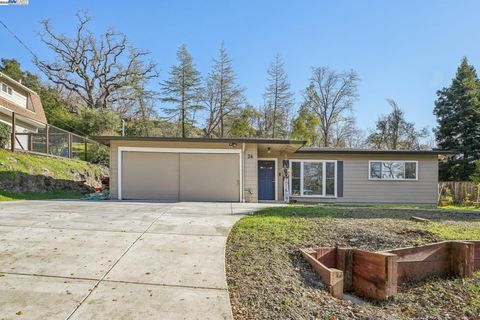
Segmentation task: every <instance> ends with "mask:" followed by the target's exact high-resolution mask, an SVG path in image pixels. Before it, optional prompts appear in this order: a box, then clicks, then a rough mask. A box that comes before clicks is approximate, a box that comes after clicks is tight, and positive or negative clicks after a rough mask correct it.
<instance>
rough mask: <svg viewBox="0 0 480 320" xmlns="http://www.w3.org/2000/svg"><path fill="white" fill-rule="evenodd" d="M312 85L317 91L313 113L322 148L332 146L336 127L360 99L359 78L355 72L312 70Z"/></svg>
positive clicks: (326, 68)
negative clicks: (358, 92)
mask: <svg viewBox="0 0 480 320" xmlns="http://www.w3.org/2000/svg"><path fill="white" fill-rule="evenodd" d="M310 81H311V85H313V90H314V91H315V95H314V96H315V100H314V101H313V103H312V109H313V112H314V113H315V114H316V116H317V117H318V121H319V127H320V133H321V135H322V136H321V139H322V146H324V147H328V146H331V145H332V130H333V127H334V125H335V124H336V123H337V122H339V121H341V120H342V116H344V115H345V114H346V113H348V112H350V111H351V110H352V106H353V102H354V101H355V100H356V98H357V97H358V94H357V82H358V81H359V78H358V76H357V74H356V73H355V72H354V71H349V72H343V73H337V72H335V71H333V70H331V69H329V68H328V67H318V68H312V77H311V78H310Z"/></svg>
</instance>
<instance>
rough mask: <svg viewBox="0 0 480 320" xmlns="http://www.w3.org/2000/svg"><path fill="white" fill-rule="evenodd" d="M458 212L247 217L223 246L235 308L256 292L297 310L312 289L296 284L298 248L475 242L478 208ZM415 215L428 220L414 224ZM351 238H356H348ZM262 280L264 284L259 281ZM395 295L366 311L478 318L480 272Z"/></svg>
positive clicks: (306, 212) (289, 211)
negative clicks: (297, 306) (474, 210)
mask: <svg viewBox="0 0 480 320" xmlns="http://www.w3.org/2000/svg"><path fill="white" fill-rule="evenodd" d="M382 209H389V210H382ZM394 209H401V210H394ZM408 209H410V210H408ZM457 210H458V207H454V208H453V209H450V210H449V209H447V208H446V207H442V208H441V210H439V209H435V208H434V207H432V206H430V207H423V206H421V207H419V206H387V205H379V206H378V205H377V206H344V207H341V206H339V205H335V206H331V205H307V204H296V205H289V206H285V207H276V208H269V209H264V210H261V211H259V212H257V213H255V214H254V215H251V216H245V217H243V218H242V219H240V220H239V221H238V222H237V223H236V224H235V225H234V227H233V229H232V231H231V233H230V235H229V238H228V242H227V251H226V252H227V270H229V272H227V278H228V281H229V286H230V288H232V289H231V290H234V291H233V293H232V294H231V295H232V296H233V297H234V298H235V299H234V301H235V303H234V304H236V309H235V310H244V308H246V309H245V310H247V309H248V308H249V306H250V305H251V304H252V303H253V304H255V299H257V298H256V297H257V295H259V296H261V298H263V295H269V296H268V297H267V298H268V299H267V298H265V299H267V300H271V299H274V298H276V297H277V296H278V297H280V298H279V299H280V300H278V299H277V300H278V301H277V305H280V306H282V307H285V308H286V309H288V310H290V309H295V308H294V306H295V305H298V304H299V303H300V301H301V299H302V297H304V295H307V294H308V292H309V291H308V290H310V289H309V288H307V289H304V288H303V287H302V285H297V284H296V282H295V281H296V280H295V279H297V278H296V277H297V276H299V275H301V274H302V269H301V266H300V265H299V264H296V261H297V260H296V259H297V256H298V248H299V247H311V246H335V245H338V246H353V247H362V248H366V249H368V250H372V251H376V250H384V249H385V248H394V247H400V246H412V245H413V246H414V245H421V244H426V243H432V242H436V241H441V240H480V212H478V213H477V212H466V211H465V212H462V211H457ZM412 215H418V216H421V217H424V218H427V219H430V220H431V221H430V222H428V223H423V222H416V221H413V220H412V219H411V216H412ZM353 238H356V240H355V241H354V242H349V241H350V240H352V239H353ZM389 239H392V240H391V243H390V240H389ZM263 270H268V272H264V271H263ZM262 281H265V283H267V284H268V285H259V286H256V284H258V283H259V282H260V283H262ZM282 281H284V282H285V283H286V284H282ZM272 283H278V285H275V286H274V285H273V284H272ZM292 286H293V287H294V288H293V289H292V288H291V287H292ZM303 290H306V291H305V292H304V291H303ZM297 291H298V292H301V293H298V292H297ZM252 292H253V293H252ZM265 292H268V293H265ZM245 296H247V298H242V297H245ZM299 297H300V298H299ZM261 298H258V299H261ZM398 299H399V300H398V301H396V302H395V303H393V304H391V303H387V304H385V309H383V305H382V304H372V305H367V306H365V310H364V311H365V314H366V315H367V314H368V312H370V310H374V311H375V312H385V314H386V315H387V314H390V313H391V312H393V311H395V313H396V314H397V315H398V316H399V318H402V316H403V317H405V318H411V317H415V316H416V315H422V316H423V317H424V318H429V317H430V316H431V317H432V319H433V318H442V315H444V314H445V312H451V313H452V315H454V316H453V318H455V317H456V318H459V319H460V318H462V317H466V318H469V319H476V318H474V317H472V316H473V315H477V314H478V312H479V311H480V270H479V271H477V272H476V274H475V276H474V277H472V278H468V279H460V278H449V279H441V278H439V279H426V280H424V281H421V282H418V283H415V284H414V285H412V287H407V288H402V291H401V292H399V295H398ZM328 301H329V300H326V302H325V303H330V302H328ZM311 302H312V303H316V304H317V305H320V306H321V304H322V303H324V302H323V301H319V300H315V299H314V300H312V301H311ZM302 303H304V302H302ZM292 306H293V307H292ZM452 306H453V307H452ZM338 308H339V309H341V308H343V307H342V306H341V305H338ZM307 309H308V308H307ZM379 310H380V311H379ZM242 312H243V311H242ZM262 312H264V310H262ZM275 315H277V314H273V315H272V318H275V317H274V316H275ZM372 317H373V316H372ZM247 318H248V317H247Z"/></svg>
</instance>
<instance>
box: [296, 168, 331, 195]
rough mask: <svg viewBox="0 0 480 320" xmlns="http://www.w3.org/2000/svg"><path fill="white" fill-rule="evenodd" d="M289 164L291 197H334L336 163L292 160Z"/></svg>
mask: <svg viewBox="0 0 480 320" xmlns="http://www.w3.org/2000/svg"><path fill="white" fill-rule="evenodd" d="M291 163H292V172H291V178H290V186H291V193H292V196H297V197H326V196H327V197H335V196H336V169H337V163H336V161H323V160H292V161H291Z"/></svg>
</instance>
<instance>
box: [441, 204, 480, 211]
mask: <svg viewBox="0 0 480 320" xmlns="http://www.w3.org/2000/svg"><path fill="white" fill-rule="evenodd" d="M438 209H442V210H478V211H480V207H477V206H456V205H448V206H439V207H438Z"/></svg>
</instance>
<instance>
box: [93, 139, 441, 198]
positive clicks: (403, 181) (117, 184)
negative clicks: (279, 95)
mask: <svg viewBox="0 0 480 320" xmlns="http://www.w3.org/2000/svg"><path fill="white" fill-rule="evenodd" d="M95 139H96V140H97V141H99V142H102V143H104V144H106V145H108V146H110V189H111V192H112V196H113V198H115V199H132V200H134V199H139V200H171V201H233V202H258V201H288V200H289V199H295V200H298V201H302V202H304V201H305V202H308V201H313V202H344V203H405V204H407V203H412V204H420V203H422V204H435V203H437V193H438V191H437V190H438V189H437V184H438V156H439V155H441V154H443V153H445V152H441V151H437V150H428V151H414V150H412V151H398V150H390V151H379V150H360V149H358V150H355V149H335V148H304V147H302V146H303V145H304V141H294V140H278V139H209V138H184V139H182V138H155V137H150V138H140V137H97V138H95Z"/></svg>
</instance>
